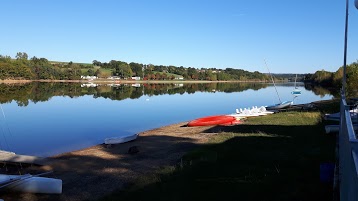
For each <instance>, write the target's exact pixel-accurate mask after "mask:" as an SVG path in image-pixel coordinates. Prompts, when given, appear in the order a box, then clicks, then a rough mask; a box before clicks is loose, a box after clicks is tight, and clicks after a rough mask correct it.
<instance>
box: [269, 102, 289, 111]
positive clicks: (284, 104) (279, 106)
mask: <svg viewBox="0 0 358 201" xmlns="http://www.w3.org/2000/svg"><path fill="white" fill-rule="evenodd" d="M292 104H293V101H284V102H281V103H278V104H275V105H270V106H266V109H267V110H279V109H285V108H288V107H290V106H291V105H292Z"/></svg>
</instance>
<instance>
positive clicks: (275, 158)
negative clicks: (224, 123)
mask: <svg viewBox="0 0 358 201" xmlns="http://www.w3.org/2000/svg"><path fill="white" fill-rule="evenodd" d="M214 129H215V130H221V131H223V133H221V134H220V135H217V136H216V138H218V139H217V141H219V142H220V143H217V142H213V143H212V144H209V145H203V146H200V148H198V149H196V150H195V151H192V152H190V153H188V154H187V155H185V156H184V157H183V161H184V162H182V163H181V165H182V166H184V167H182V166H178V167H177V169H176V171H174V172H172V173H170V174H167V173H164V174H162V175H161V176H160V182H156V183H154V184H150V185H147V186H145V187H142V188H136V187H134V188H128V189H127V190H125V191H119V192H117V193H116V194H113V195H111V196H109V197H106V198H104V199H103V200H276V201H277V200H331V199H332V184H327V183H322V182H320V164H321V163H323V162H333V161H334V148H335V137H334V136H327V135H325V134H324V132H323V127H322V125H321V124H317V125H308V126H277V125H239V126H233V127H215V128H214ZM207 132H208V133H210V131H207ZM226 139H228V140H226Z"/></svg>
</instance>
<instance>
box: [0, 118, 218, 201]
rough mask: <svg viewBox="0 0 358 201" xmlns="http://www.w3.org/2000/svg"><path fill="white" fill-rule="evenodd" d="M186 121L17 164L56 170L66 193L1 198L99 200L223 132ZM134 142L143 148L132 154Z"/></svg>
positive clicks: (32, 170)
mask: <svg viewBox="0 0 358 201" xmlns="http://www.w3.org/2000/svg"><path fill="white" fill-rule="evenodd" d="M185 125H186V122H184V123H179V124H174V125H169V126H165V127H162V128H158V129H153V130H149V131H145V132H142V133H140V135H139V137H138V138H137V139H136V140H135V141H132V142H128V143H124V144H118V145H112V146H107V145H104V144H102V145H97V146H93V147H89V148H86V149H83V150H79V151H73V152H69V153H64V154H60V155H57V156H53V157H50V158H49V161H48V164H47V165H46V166H43V167H35V166H32V167H27V168H24V167H23V168H19V167H17V169H16V171H18V172H21V173H22V174H25V173H32V174H36V173H38V172H45V171H50V170H52V171H53V173H51V174H49V175H47V177H52V178H58V179H62V181H63V185H62V186H63V193H62V194H60V195H45V194H28V193H18V192H16V193H15V192H14V193H8V191H2V192H1V194H0V199H1V198H2V199H4V200H6V201H9V200H24V201H34V200H68V201H72V200H96V199H98V198H101V197H103V196H105V195H107V194H110V193H111V192H113V191H114V190H118V189H121V188H123V187H125V186H126V185H128V184H131V183H133V182H135V181H136V179H137V178H138V177H140V176H142V175H145V174H151V173H153V172H155V171H156V170H158V169H159V168H161V167H164V166H168V165H175V164H178V163H179V162H180V159H181V157H182V156H183V155H184V154H185V153H186V152H188V151H190V150H192V149H194V148H195V147H197V146H198V145H200V144H203V143H205V142H207V141H208V139H209V138H210V137H211V136H213V135H215V134H217V133H218V132H220V127H186V126H185ZM133 146H137V147H138V150H139V152H138V153H136V154H129V153H128V150H129V148H130V147H133ZM3 169H4V168H3ZM9 169H10V168H8V171H10V170H9Z"/></svg>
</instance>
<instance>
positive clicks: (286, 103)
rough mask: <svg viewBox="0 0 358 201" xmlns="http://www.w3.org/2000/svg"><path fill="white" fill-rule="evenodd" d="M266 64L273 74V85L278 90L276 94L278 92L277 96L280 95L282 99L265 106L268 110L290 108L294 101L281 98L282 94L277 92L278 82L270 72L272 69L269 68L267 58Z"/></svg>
mask: <svg viewBox="0 0 358 201" xmlns="http://www.w3.org/2000/svg"><path fill="white" fill-rule="evenodd" d="M265 65H266V68H267V70H268V72H269V74H270V76H271V80H272V83H273V86H274V87H275V90H276V94H277V97H278V100H279V101H280V103H277V104H274V105H270V106H265V107H266V109H267V110H279V109H284V108H288V107H290V106H291V105H292V104H293V101H283V102H282V101H281V98H280V95H279V94H278V92H277V88H276V84H275V81H274V79H273V77H272V74H271V72H270V69H269V68H268V66H267V63H266V60H265Z"/></svg>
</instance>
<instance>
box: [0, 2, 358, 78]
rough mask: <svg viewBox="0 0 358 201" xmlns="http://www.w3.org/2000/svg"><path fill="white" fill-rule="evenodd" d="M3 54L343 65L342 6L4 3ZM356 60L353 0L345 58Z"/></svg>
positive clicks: (280, 68) (281, 69)
mask: <svg viewBox="0 0 358 201" xmlns="http://www.w3.org/2000/svg"><path fill="white" fill-rule="evenodd" d="M0 19H1V29H0V54H1V55H8V56H11V57H15V55H16V53H17V52H26V53H27V54H28V55H29V56H30V57H32V56H36V57H45V58H47V59H49V60H54V61H73V62H86V63H92V61H93V60H98V61H101V62H108V61H110V60H112V59H113V60H121V61H125V62H128V63H129V62H137V63H144V64H149V63H151V64H155V65H175V66H184V67H195V68H202V67H204V68H211V67H215V68H227V67H230V68H239V69H244V70H248V71H260V72H264V73H265V72H267V69H266V67H265V62H264V59H266V61H267V64H268V67H269V68H270V70H271V72H274V73H314V72H315V71H317V70H321V69H324V70H328V71H336V70H337V69H338V68H339V67H340V66H342V65H343V47H344V46H343V44H344V43H343V42H344V22H345V0H334V1H333V0H330V1H327V0H300V1H291V0H255V1H251V0H31V1H29V0H11V1H1V12H0ZM357 59H358V10H357V9H356V8H355V7H354V3H353V0H350V16H349V40H348V60H347V63H348V64H350V63H352V62H354V61H357Z"/></svg>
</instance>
